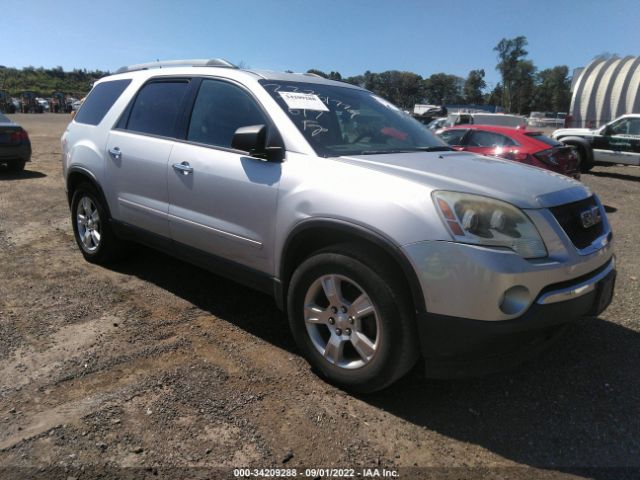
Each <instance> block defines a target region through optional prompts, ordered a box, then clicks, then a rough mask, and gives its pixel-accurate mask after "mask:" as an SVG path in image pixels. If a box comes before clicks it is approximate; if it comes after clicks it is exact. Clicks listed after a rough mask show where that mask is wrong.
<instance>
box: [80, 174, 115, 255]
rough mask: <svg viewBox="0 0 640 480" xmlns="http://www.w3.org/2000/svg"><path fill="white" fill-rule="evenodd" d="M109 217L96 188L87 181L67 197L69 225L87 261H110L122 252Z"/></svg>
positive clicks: (104, 203)
mask: <svg viewBox="0 0 640 480" xmlns="http://www.w3.org/2000/svg"><path fill="white" fill-rule="evenodd" d="M109 220H110V218H109V214H108V211H107V209H106V202H105V201H104V199H103V198H102V195H100V193H99V192H98V191H97V190H96V188H95V187H94V186H93V185H91V184H90V183H81V184H80V185H78V187H77V188H76V190H75V192H74V193H73V197H72V200H71V224H72V225H73V233H74V237H75V239H76V243H77V244H78V247H80V251H81V252H82V255H83V256H84V258H85V259H86V260H87V261H89V262H91V263H97V264H108V263H112V262H115V261H117V260H120V259H121V258H122V257H123V256H124V254H125V253H126V248H125V247H126V245H125V243H124V242H123V241H122V240H121V239H119V238H118V237H117V236H116V234H115V232H114V231H113V229H112V228H111V224H110V223H109Z"/></svg>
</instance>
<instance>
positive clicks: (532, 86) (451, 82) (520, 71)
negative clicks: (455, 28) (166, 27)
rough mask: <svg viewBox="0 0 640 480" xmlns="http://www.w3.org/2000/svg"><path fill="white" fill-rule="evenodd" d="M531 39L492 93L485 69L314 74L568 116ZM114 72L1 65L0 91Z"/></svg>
mask: <svg viewBox="0 0 640 480" xmlns="http://www.w3.org/2000/svg"><path fill="white" fill-rule="evenodd" d="M526 46H527V39H526V37H524V36H518V37H515V38H503V39H502V40H500V42H498V44H497V45H496V46H495V48H494V49H493V50H494V51H495V52H496V58H497V62H498V63H497V65H496V70H497V71H498V72H499V73H500V76H501V81H500V82H498V83H497V84H496V85H495V87H494V88H492V89H488V88H487V83H486V81H485V71H484V69H481V68H479V69H475V70H471V71H470V72H469V74H468V75H467V77H466V78H462V77H458V76H456V75H451V74H448V73H444V72H441V73H434V74H433V75H430V76H429V77H426V78H423V77H422V76H420V75H418V74H417V73H413V72H401V71H397V70H389V71H386V72H381V73H373V72H370V71H366V72H364V73H363V74H362V75H355V76H352V77H346V78H343V77H342V75H341V74H340V73H339V72H334V71H332V72H329V73H325V72H322V71H320V70H316V69H311V70H309V71H308V72H309V73H315V74H317V75H320V76H322V77H325V78H329V79H333V80H339V81H344V82H348V83H352V84H355V85H359V86H362V87H364V88H366V89H368V90H371V91H373V92H375V93H376V94H378V95H380V96H381V97H384V98H386V99H388V100H389V101H391V102H393V103H395V104H396V105H398V106H399V107H401V108H403V109H406V110H412V109H413V106H414V105H415V104H416V103H429V104H436V105H460V104H473V105H496V106H498V107H502V108H503V109H504V110H505V112H509V113H519V114H528V113H529V112H531V111H554V112H567V111H568V110H569V104H570V102H571V94H570V92H569V89H570V86H571V78H570V76H569V68H568V67H567V66H566V65H560V66H557V67H553V68H547V69H544V70H538V69H537V68H536V66H535V65H534V64H533V61H532V60H530V59H529V58H527V56H528V52H527V50H526ZM105 75H109V72H105V71H101V70H94V71H87V70H79V69H75V70H73V71H70V72H66V71H64V70H63V69H62V67H55V68H52V69H45V68H34V67H26V68H23V69H20V70H19V69H16V68H7V67H3V66H0V90H5V91H8V93H9V94H10V95H12V96H18V95H19V94H20V93H21V92H24V91H34V92H36V93H37V94H39V95H40V96H50V95H51V94H52V93H53V92H63V93H66V94H71V95H73V96H75V97H83V96H84V95H86V94H87V92H89V90H90V89H91V86H92V84H93V82H95V81H96V80H98V79H99V78H102V77H104V76H105Z"/></svg>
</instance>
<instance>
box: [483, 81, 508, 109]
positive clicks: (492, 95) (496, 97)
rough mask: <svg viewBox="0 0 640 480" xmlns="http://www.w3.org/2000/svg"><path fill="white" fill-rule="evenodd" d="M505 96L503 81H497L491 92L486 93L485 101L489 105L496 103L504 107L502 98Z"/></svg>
mask: <svg viewBox="0 0 640 480" xmlns="http://www.w3.org/2000/svg"><path fill="white" fill-rule="evenodd" d="M503 97H504V89H503V88H502V84H501V83H497V84H496V86H495V87H494V89H493V90H491V92H489V93H487V94H485V103H486V104H487V105H496V106H499V107H502V106H503V105H502V99H503Z"/></svg>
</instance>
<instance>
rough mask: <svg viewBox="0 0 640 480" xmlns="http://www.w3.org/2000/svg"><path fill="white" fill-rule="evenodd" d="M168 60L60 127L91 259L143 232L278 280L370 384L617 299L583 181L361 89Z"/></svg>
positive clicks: (474, 366) (339, 365)
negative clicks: (478, 150) (448, 140)
mask: <svg viewBox="0 0 640 480" xmlns="http://www.w3.org/2000/svg"><path fill="white" fill-rule="evenodd" d="M160 65H162V64H158V63H155V64H150V65H138V66H132V67H124V68H123V69H121V71H120V72H119V73H117V74H115V75H112V76H109V77H107V78H104V79H102V80H100V81H99V82H96V84H95V86H94V88H93V90H92V91H91V93H90V94H89V96H88V97H87V98H86V100H85V102H84V104H83V106H82V107H81V108H80V110H79V111H78V114H77V115H76V117H75V118H74V119H73V121H72V122H71V123H70V125H69V126H68V128H67V130H66V131H65V133H64V135H63V137H62V147H63V154H62V161H63V170H64V175H65V178H66V186H67V193H68V199H69V203H70V207H71V215H72V224H73V229H74V234H75V238H76V241H77V243H78V246H79V247H80V250H81V252H82V254H83V255H84V257H85V258H86V259H87V260H89V261H91V262H96V263H107V262H111V261H114V260H116V259H119V258H121V257H122V255H123V252H125V250H126V248H125V247H126V241H136V242H140V243H143V244H146V245H149V246H151V247H154V248H157V249H160V250H163V251H166V252H169V253H170V254H172V255H175V256H177V257H179V258H182V259H185V260H187V261H190V262H193V263H195V264H196V265H198V266H200V267H203V268H207V269H209V270H211V271H213V272H215V273H217V274H220V275H224V276H227V277H230V278H232V279H234V280H236V281H238V282H241V283H243V284H246V285H250V286H252V287H254V288H256V289H259V290H262V291H264V292H268V293H269V294H271V295H273V297H274V298H275V301H276V303H277V304H278V306H279V307H280V308H282V309H283V310H285V311H286V312H287V314H288V318H289V323H290V326H291V331H292V333H293V336H294V338H295V340H296V342H297V344H298V346H299V348H300V350H301V351H302V352H303V353H304V355H305V356H306V358H307V359H308V361H309V362H310V363H311V364H312V365H313V367H315V369H316V370H317V371H318V372H319V373H320V374H321V375H323V376H324V377H325V378H327V379H328V380H329V381H331V382H333V383H335V384H337V385H339V386H341V387H343V388H346V389H349V390H353V391H361V392H368V391H374V390H378V389H381V388H384V387H386V386H388V385H389V384H391V383H392V382H393V381H395V380H396V379H398V378H399V377H401V376H402V375H403V374H404V373H406V372H407V371H408V370H409V369H410V368H411V367H412V366H413V365H414V364H415V362H416V360H417V359H418V358H419V356H422V358H423V359H424V362H425V366H426V372H427V375H428V376H432V377H444V376H460V375H469V374H477V373H483V372H487V371H492V370H496V369H501V368H504V367H506V366H507V365H512V364H515V363H518V362H520V361H522V360H524V359H525V358H527V357H528V356H530V355H531V354H533V353H535V352H536V351H538V350H540V349H541V348H542V347H544V346H545V345H547V344H548V343H549V341H550V340H552V339H553V338H555V337H556V336H557V334H559V333H560V332H562V331H563V330H564V329H565V327H566V326H567V325H568V324H569V323H570V322H571V321H572V320H574V319H576V318H578V317H580V316H583V315H597V314H598V313H600V312H601V311H602V310H604V309H605V308H606V307H607V305H608V304H609V302H610V300H611V297H612V294H613V287H614V281H615V264H614V256H613V247H612V233H611V228H610V226H609V223H608V221H607V217H606V215H605V212H604V209H603V207H602V205H601V203H600V201H599V200H598V198H597V196H596V195H594V194H593V193H592V192H590V191H589V190H588V189H587V188H586V187H585V186H584V185H582V184H580V183H579V182H576V181H573V180H571V179H569V178H567V177H564V176H562V175H556V174H553V173H551V172H548V171H545V170H540V169H537V168H533V167H528V166H524V165H521V164H517V163H513V162H509V161H504V160H498V159H491V158H487V157H481V156H477V155H473V154H469V153H464V152H456V151H452V150H451V149H450V148H449V147H448V146H447V145H446V144H444V143H443V142H442V141H441V140H440V139H438V138H437V137H435V136H434V135H433V134H431V133H430V132H428V131H427V130H426V129H425V128H424V127H423V126H422V125H420V124H419V123H418V122H416V121H415V120H413V119H411V118H410V117H409V116H408V115H406V114H404V113H403V112H401V111H400V110H398V109H397V108H396V107H395V106H394V105H392V104H390V103H389V102H387V101H386V100H384V99H382V98H380V97H378V96H376V95H374V94H373V93H371V92H369V91H367V90H364V89H362V88H359V87H356V86H353V85H349V84H346V83H341V82H335V81H329V80H325V79H322V78H318V77H315V76H307V75H302V74H284V73H274V72H265V71H253V70H244V69H238V68H235V67H234V66H232V65H231V64H229V63H228V62H225V61H222V60H211V61H183V62H170V63H169V64H163V65H162V67H163V68H162V69H157V68H155V69H154V68H152V67H154V66H156V67H157V66H160ZM247 301H250V299H247Z"/></svg>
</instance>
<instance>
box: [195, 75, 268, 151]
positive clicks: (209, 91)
mask: <svg viewBox="0 0 640 480" xmlns="http://www.w3.org/2000/svg"><path fill="white" fill-rule="evenodd" d="M267 124H268V121H267V119H266V117H265V115H264V113H263V112H262V110H260V108H259V107H258V105H257V104H256V102H255V100H254V99H253V98H252V97H251V96H250V95H249V94H248V93H246V92H245V91H244V90H242V89H241V88H240V87H237V86H235V85H232V84H230V83H227V82H222V81H219V80H203V81H202V85H200V90H199V91H198V96H197V97H196V101H195V104H194V106H193V112H192V113H191V121H190V122H189V132H188V134H187V140H189V141H192V142H197V143H202V144H205V145H211V146H214V147H224V148H231V140H232V139H233V134H234V133H235V132H236V130H237V129H238V128H240V127H248V126H250V125H267Z"/></svg>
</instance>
